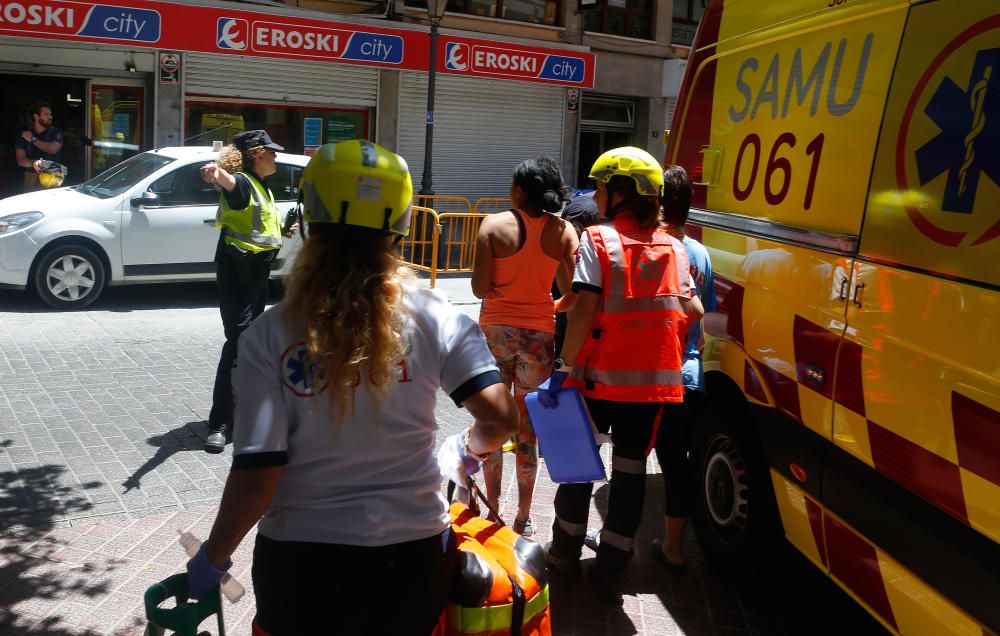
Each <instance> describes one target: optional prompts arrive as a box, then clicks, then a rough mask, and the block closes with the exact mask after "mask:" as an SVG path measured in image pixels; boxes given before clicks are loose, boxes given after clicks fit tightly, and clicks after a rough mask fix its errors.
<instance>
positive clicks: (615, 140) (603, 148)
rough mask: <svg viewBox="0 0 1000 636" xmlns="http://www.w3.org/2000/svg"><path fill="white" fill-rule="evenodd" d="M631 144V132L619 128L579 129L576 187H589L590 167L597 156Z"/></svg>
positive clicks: (591, 183)
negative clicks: (578, 159)
mask: <svg viewBox="0 0 1000 636" xmlns="http://www.w3.org/2000/svg"><path fill="white" fill-rule="evenodd" d="M631 145H632V133H629V132H623V131H621V130H581V131H580V161H579V163H578V168H577V173H576V187H577V188H579V189H587V190H589V189H591V188H593V187H594V182H593V181H591V180H590V176H589V175H590V168H591V166H593V165H594V162H595V161H597V158H598V157H600V156H601V155H602V154H604V153H605V152H607V151H608V150H611V149H612V148H620V147H622V146H631Z"/></svg>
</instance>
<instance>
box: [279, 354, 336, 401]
mask: <svg viewBox="0 0 1000 636" xmlns="http://www.w3.org/2000/svg"><path fill="white" fill-rule="evenodd" d="M281 368H282V372H283V373H284V380H285V386H286V387H288V388H289V389H291V390H292V392H293V393H295V395H298V396H300V397H307V396H311V395H316V394H318V393H322V392H323V390H324V389H325V388H326V377H325V376H324V374H323V365H322V364H320V362H319V361H318V360H310V359H309V351H308V349H307V348H306V343H305V342H299V343H296V344H294V345H292V346H291V347H289V348H288V349H287V350H286V351H285V353H284V354H283V355H282V356H281Z"/></svg>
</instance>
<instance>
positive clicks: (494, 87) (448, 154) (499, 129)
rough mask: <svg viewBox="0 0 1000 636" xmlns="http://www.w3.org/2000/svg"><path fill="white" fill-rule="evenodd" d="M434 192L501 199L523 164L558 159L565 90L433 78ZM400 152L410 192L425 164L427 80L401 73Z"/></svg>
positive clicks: (499, 81)
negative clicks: (406, 166) (409, 177)
mask: <svg viewBox="0 0 1000 636" xmlns="http://www.w3.org/2000/svg"><path fill="white" fill-rule="evenodd" d="M434 93H435V97H434V102H435V103H434V162H433V166H432V168H433V171H432V172H433V174H432V176H433V179H434V186H433V188H434V192H435V194H445V195H461V196H466V197H469V199H470V200H471V201H472V202H473V203H475V201H476V199H478V198H479V197H506V196H508V195H509V194H510V175H511V171H512V170H513V169H514V166H516V165H517V164H518V163H520V162H521V161H522V160H524V159H529V158H533V157H539V156H546V157H549V158H551V159H552V160H554V161H555V162H556V163H557V164H559V163H561V161H562V136H563V109H564V108H565V105H564V104H565V98H564V89H563V88H562V87H558V86H548V85H544V84H532V83H528V82H518V81H511V80H492V79H480V78H468V77H455V76H449V75H444V74H438V75H437V85H436V87H435V90H434ZM399 110H400V112H399V147H398V152H399V153H400V154H401V155H403V157H404V158H405V159H406V161H407V162H408V163H409V164H410V171H411V172H412V173H413V185H414V189H415V190H419V189H420V181H421V178H422V176H423V165H424V132H425V129H426V127H425V114H426V111H427V75H426V74H425V73H403V76H402V86H401V90H400V108H399ZM563 176H564V177H565V176H566V175H563Z"/></svg>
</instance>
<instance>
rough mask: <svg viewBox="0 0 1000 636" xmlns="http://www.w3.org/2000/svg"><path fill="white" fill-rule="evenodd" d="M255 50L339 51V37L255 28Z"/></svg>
mask: <svg viewBox="0 0 1000 636" xmlns="http://www.w3.org/2000/svg"><path fill="white" fill-rule="evenodd" d="M254 44H255V45H256V47H257V48H281V49H298V50H301V51H326V52H329V53H336V52H338V51H340V37H339V36H337V35H335V34H332V33H318V32H313V31H305V32H303V31H299V30H297V29H279V28H275V27H257V32H256V34H255V36H254Z"/></svg>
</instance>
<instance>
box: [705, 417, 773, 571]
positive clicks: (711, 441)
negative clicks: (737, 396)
mask: <svg viewBox="0 0 1000 636" xmlns="http://www.w3.org/2000/svg"><path fill="white" fill-rule="evenodd" d="M755 431H756V428H755V427H754V425H753V422H752V420H751V419H750V415H749V414H748V413H747V412H746V411H745V410H744V409H742V408H739V407H738V406H736V405H733V404H729V403H716V404H712V405H710V406H709V407H708V408H706V409H705V411H704V412H703V413H702V415H701V417H699V418H698V423H697V425H696V426H695V430H694V433H693V435H692V438H691V448H690V451H691V454H690V466H691V471H692V485H693V489H694V494H693V497H694V499H693V502H692V503H693V505H692V515H691V516H692V519H691V521H692V524H693V526H694V531H695V535H696V536H697V537H698V542H699V544H700V545H701V547H702V550H703V551H704V552H705V556H706V557H707V558H708V560H709V561H710V562H711V563H712V564H713V565H715V566H716V567H718V568H719V569H720V570H722V571H723V572H725V573H726V574H727V575H730V576H732V577H735V578H737V579H756V578H759V577H762V576H765V577H766V576H770V575H773V574H775V573H777V571H778V570H779V569H780V567H779V566H780V563H781V562H782V561H784V559H785V557H786V556H787V546H786V544H785V542H784V540H783V536H782V532H781V521H780V517H779V516H778V509H777V503H776V502H775V498H774V490H773V486H772V485H771V476H770V471H769V470H768V467H767V463H766V462H765V460H764V454H763V451H762V449H761V445H760V443H759V441H757V439H756V433H755Z"/></svg>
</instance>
